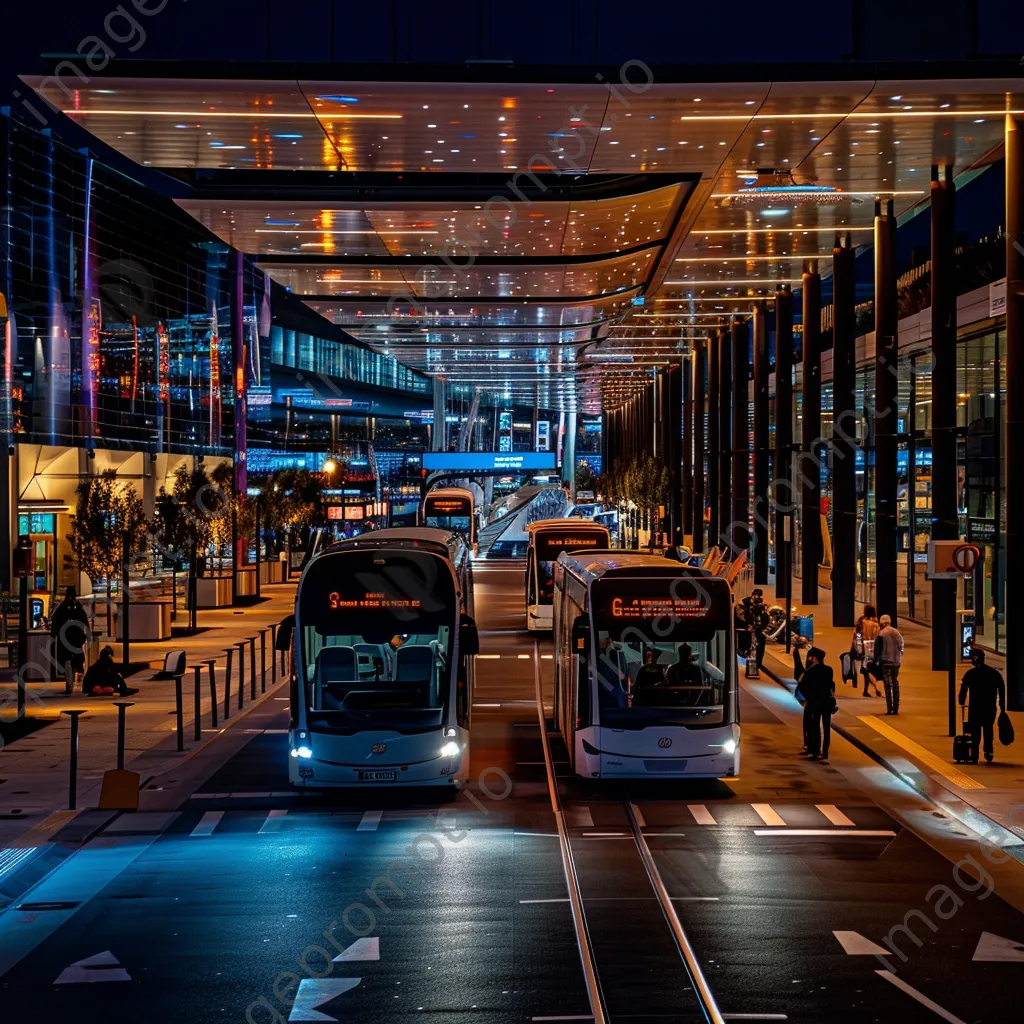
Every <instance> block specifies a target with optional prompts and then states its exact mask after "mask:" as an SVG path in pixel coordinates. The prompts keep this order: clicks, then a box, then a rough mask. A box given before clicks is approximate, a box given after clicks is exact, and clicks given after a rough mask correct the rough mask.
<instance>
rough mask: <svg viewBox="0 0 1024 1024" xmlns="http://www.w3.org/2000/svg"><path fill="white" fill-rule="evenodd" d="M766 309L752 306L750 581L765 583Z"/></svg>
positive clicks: (766, 579)
mask: <svg viewBox="0 0 1024 1024" xmlns="http://www.w3.org/2000/svg"><path fill="white" fill-rule="evenodd" d="M768 478H769V472H768V308H767V305H766V303H765V302H763V301H761V302H756V303H754V582H755V583H757V584H760V585H762V586H764V585H767V583H768V516H769V510H768V508H769V507H768Z"/></svg>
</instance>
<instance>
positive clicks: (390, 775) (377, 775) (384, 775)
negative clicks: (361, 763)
mask: <svg viewBox="0 0 1024 1024" xmlns="http://www.w3.org/2000/svg"><path fill="white" fill-rule="evenodd" d="M397 778H398V773H397V772H394V771H390V772H360V773H359V781H360V782H394V781H395V779H397Z"/></svg>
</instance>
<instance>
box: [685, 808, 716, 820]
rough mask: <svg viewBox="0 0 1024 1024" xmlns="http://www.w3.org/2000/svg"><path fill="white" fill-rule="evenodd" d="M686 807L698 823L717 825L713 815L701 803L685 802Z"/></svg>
mask: <svg viewBox="0 0 1024 1024" xmlns="http://www.w3.org/2000/svg"><path fill="white" fill-rule="evenodd" d="M686 806H687V809H688V810H689V812H690V813H691V814H692V815H693V820H694V821H695V822H697V824H698V825H717V824H718V822H716V821H715V816H714V815H713V814H712V813H711V812H710V811H709V810H708V809H707V808H706V807H705V806H704V805H703V804H687V805H686Z"/></svg>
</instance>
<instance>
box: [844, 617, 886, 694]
mask: <svg viewBox="0 0 1024 1024" xmlns="http://www.w3.org/2000/svg"><path fill="white" fill-rule="evenodd" d="M878 630H879V625H878V613H877V612H876V611H875V606H874V605H873V604H866V605H864V611H863V613H862V615H861V617H860V618H859V619H858V620H857V625H856V626H854V627H853V639H852V640H851V642H850V661H851V667H852V675H853V678H852V680H851V682H852V683H853V685H854V687H856V685H857V677H858V676H861V677H863V679H864V696H865V697H870V696H871V694H870V693H868V688H869V687H870V688H872V689H874V691H875V693H874V696H876V697H881V696H882V692H881V690H879V689H878V683H877V682H876V681H875V680H874V679H873V678H872V674H871V669H872V668H873V667H874V666H873V659H874V651H875V638H876V637H877V636H878ZM880 674H881V673H879V675H880Z"/></svg>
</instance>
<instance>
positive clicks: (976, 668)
mask: <svg viewBox="0 0 1024 1024" xmlns="http://www.w3.org/2000/svg"><path fill="white" fill-rule="evenodd" d="M971 666H972V667H971V668H969V669H968V670H967V671H966V672H965V673H964V678H963V681H962V682H961V683H960V706H961V707H963V706H964V704H965V703H966V704H967V732H968V734H969V735H970V738H971V756H970V761H971V763H972V764H977V763H978V753H979V747H980V746H981V744H982V739H983V738H984V750H985V760H986V761H991V760H992V759H993V757H995V752H994V750H993V748H992V734H993V729H992V727H993V725H994V724H995V720H996V703H997V702H998V704H999V708H1000V710H1001V711H1003V712H1005V711H1006V684H1005V683H1004V682H1003V677H1002V676H1001V675H1000V674H999V673H998V672H997V671H996V670H995V669H994V668H992V666H991V665H986V664H985V652H984V651H983V650H981V649H980V648H978V647H975V648H974V649H973V650H972V651H971ZM968 697H969V698H970V700H969V701H968ZM959 738H960V737H957V739H959ZM953 759H954V760H957V750H956V744H955V741H954V749H953Z"/></svg>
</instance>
